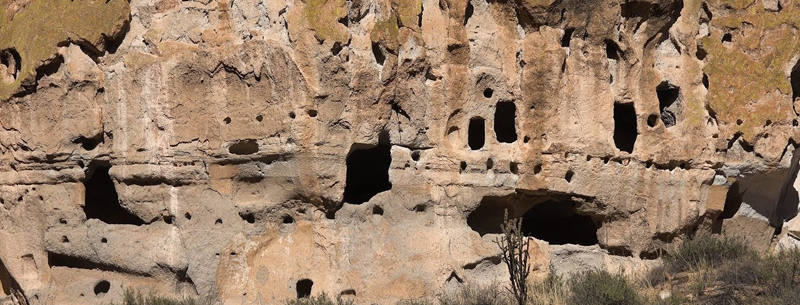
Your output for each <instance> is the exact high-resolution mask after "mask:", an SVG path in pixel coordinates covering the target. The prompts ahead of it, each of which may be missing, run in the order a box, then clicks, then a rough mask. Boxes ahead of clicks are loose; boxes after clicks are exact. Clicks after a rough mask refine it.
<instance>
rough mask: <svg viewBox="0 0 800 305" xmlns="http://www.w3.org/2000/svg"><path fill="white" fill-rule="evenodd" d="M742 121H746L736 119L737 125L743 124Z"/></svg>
mask: <svg viewBox="0 0 800 305" xmlns="http://www.w3.org/2000/svg"><path fill="white" fill-rule="evenodd" d="M742 123H744V121H742V119H737V120H736V125H742Z"/></svg>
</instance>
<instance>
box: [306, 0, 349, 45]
mask: <svg viewBox="0 0 800 305" xmlns="http://www.w3.org/2000/svg"><path fill="white" fill-rule="evenodd" d="M303 16H304V17H305V19H306V20H307V21H308V25H309V27H310V28H311V29H312V30H314V36H315V37H316V38H317V39H318V40H322V41H324V40H328V39H331V40H333V41H337V42H339V43H341V44H345V43H347V42H348V41H350V32H348V31H347V28H346V27H345V26H344V25H343V24H341V23H339V19H342V18H345V17H346V16H347V3H346V2H345V0H308V1H307V2H306V5H305V7H304V8H303Z"/></svg>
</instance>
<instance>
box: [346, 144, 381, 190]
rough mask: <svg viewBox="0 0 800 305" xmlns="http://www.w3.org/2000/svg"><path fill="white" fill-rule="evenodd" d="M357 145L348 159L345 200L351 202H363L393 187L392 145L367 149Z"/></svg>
mask: <svg viewBox="0 0 800 305" xmlns="http://www.w3.org/2000/svg"><path fill="white" fill-rule="evenodd" d="M357 147H358V146H357V145H354V147H353V148H352V149H351V150H352V152H350V155H349V156H348V157H347V161H346V165H347V177H346V179H345V180H346V184H345V187H344V201H345V202H347V203H351V204H362V203H364V202H367V201H369V200H370V199H371V198H372V197H373V196H375V195H377V194H378V193H381V192H384V191H388V190H391V189H392V183H391V182H390V181H389V166H390V165H391V164H392V151H391V150H392V147H391V146H390V145H385V144H381V145H378V146H375V147H372V148H366V149H365V148H357Z"/></svg>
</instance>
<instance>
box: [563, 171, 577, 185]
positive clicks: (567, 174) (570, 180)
mask: <svg viewBox="0 0 800 305" xmlns="http://www.w3.org/2000/svg"><path fill="white" fill-rule="evenodd" d="M574 175H575V173H573V172H572V171H571V170H568V171H567V173H566V174H565V175H564V180H567V182H572V176H574Z"/></svg>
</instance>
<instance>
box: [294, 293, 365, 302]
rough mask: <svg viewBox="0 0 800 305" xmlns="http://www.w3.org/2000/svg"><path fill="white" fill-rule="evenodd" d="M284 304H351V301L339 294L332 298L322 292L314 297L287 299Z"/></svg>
mask: <svg viewBox="0 0 800 305" xmlns="http://www.w3.org/2000/svg"><path fill="white" fill-rule="evenodd" d="M286 305H353V301H352V300H345V299H342V297H341V296H339V297H337V298H336V299H335V300H334V299H331V297H329V296H328V294H326V293H324V292H323V293H322V294H319V295H317V296H316V297H309V298H299V299H293V300H288V301H286Z"/></svg>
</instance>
